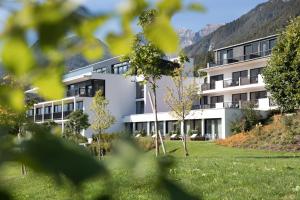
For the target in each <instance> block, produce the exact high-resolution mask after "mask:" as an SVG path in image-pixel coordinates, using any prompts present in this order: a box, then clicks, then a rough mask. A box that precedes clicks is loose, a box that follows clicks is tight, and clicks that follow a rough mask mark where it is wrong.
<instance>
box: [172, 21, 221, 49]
mask: <svg viewBox="0 0 300 200" xmlns="http://www.w3.org/2000/svg"><path fill="white" fill-rule="evenodd" d="M220 26H222V24H207V25H206V26H205V27H204V28H202V29H201V30H200V31H198V32H194V31H193V30H191V29H184V28H182V29H179V30H177V33H178V35H179V38H180V46H181V47H182V48H184V47H187V46H190V45H192V44H194V43H196V42H198V41H200V39H201V38H202V37H204V36H207V35H208V34H210V33H212V32H214V31H215V30H217V29H218V28H219V27H220Z"/></svg>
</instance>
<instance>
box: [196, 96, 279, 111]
mask: <svg viewBox="0 0 300 200" xmlns="http://www.w3.org/2000/svg"><path fill="white" fill-rule="evenodd" d="M249 105H252V106H253V107H254V108H256V109H258V110H268V109H269V108H270V107H271V106H274V105H273V104H270V99H269V98H262V99H257V100H250V101H235V102H218V103H212V104H205V105H194V106H193V107H192V110H199V109H214V108H215V109H220V108H226V109H227V108H231V109H243V108H246V107H248V106H249Z"/></svg>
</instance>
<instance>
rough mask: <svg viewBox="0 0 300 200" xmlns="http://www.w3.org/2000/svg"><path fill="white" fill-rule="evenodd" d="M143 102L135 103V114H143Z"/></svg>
mask: <svg viewBox="0 0 300 200" xmlns="http://www.w3.org/2000/svg"><path fill="white" fill-rule="evenodd" d="M144 104H145V103H144V101H137V102H136V114H144V109H145V108H144V107H145V105H144Z"/></svg>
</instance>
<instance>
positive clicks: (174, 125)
mask: <svg viewBox="0 0 300 200" xmlns="http://www.w3.org/2000/svg"><path fill="white" fill-rule="evenodd" d="M166 128H167V133H171V132H177V133H180V129H179V124H178V121H167V127H166Z"/></svg>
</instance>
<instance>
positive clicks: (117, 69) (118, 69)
mask: <svg viewBox="0 0 300 200" xmlns="http://www.w3.org/2000/svg"><path fill="white" fill-rule="evenodd" d="M127 71H128V62H123V63H119V64H115V65H113V73H114V74H124V73H125V72H127Z"/></svg>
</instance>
